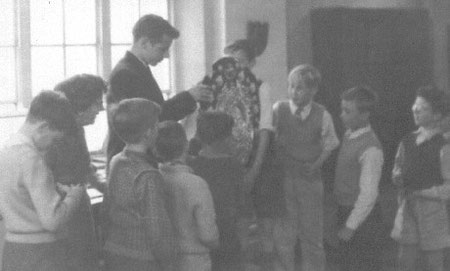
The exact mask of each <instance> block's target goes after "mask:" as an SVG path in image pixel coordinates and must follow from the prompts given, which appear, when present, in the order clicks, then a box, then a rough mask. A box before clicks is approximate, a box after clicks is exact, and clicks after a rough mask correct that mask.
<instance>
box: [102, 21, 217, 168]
mask: <svg viewBox="0 0 450 271" xmlns="http://www.w3.org/2000/svg"><path fill="white" fill-rule="evenodd" d="M179 35H180V34H179V32H178V30H177V29H175V28H174V27H173V26H171V25H170V24H169V22H167V21H166V20H164V19H163V18H162V17H159V16H156V15H153V14H149V15H145V16H143V17H141V18H140V19H139V20H138V21H137V22H136V24H135V25H134V27H133V44H132V46H131V49H130V50H129V51H128V52H127V53H126V54H125V56H124V57H123V58H122V59H121V60H120V61H119V62H118V63H117V65H116V66H115V68H114V69H113V71H112V72H111V76H110V79H109V84H110V87H109V89H108V91H107V104H108V111H107V112H108V119H109V116H110V109H111V107H112V106H113V105H114V104H117V103H118V102H120V101H121V100H123V99H127V98H145V99H148V100H151V101H153V102H156V103H158V104H159V105H160V106H161V108H162V113H161V115H160V121H163V120H175V121H178V120H180V119H183V118H184V117H186V116H187V115H189V114H191V113H192V112H194V111H195V109H196V108H197V102H198V101H210V100H211V99H212V94H211V92H210V90H209V89H208V88H207V87H206V86H204V85H196V86H195V87H193V88H191V89H189V90H187V91H183V92H180V93H178V94H177V95H175V96H174V97H173V98H171V99H169V100H166V101H164V97H163V95H162V93H161V89H160V88H159V86H158V83H157V82H156V81H155V78H154V77H153V75H152V72H151V70H150V68H149V66H148V65H151V66H156V65H157V64H158V63H159V62H161V61H162V60H163V59H164V58H168V57H169V48H170V46H171V44H172V41H173V40H174V39H176V38H178V37H179ZM108 126H109V133H108V140H107V150H106V156H107V162H108V163H109V161H110V160H111V158H112V157H113V156H114V155H116V154H117V153H119V152H120V151H122V149H123V147H124V146H125V145H124V143H123V142H122V140H121V139H120V138H119V137H118V136H117V135H116V134H115V132H114V130H113V129H112V127H111V125H110V122H109V121H108Z"/></svg>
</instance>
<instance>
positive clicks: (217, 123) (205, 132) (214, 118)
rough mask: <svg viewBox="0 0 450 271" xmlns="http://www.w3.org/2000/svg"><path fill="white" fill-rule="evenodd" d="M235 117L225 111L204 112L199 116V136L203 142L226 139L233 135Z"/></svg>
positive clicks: (208, 142) (209, 142)
mask: <svg viewBox="0 0 450 271" xmlns="http://www.w3.org/2000/svg"><path fill="white" fill-rule="evenodd" d="M233 125H234V120H233V117H232V116H230V115H228V114H226V113H224V112H216V111H214V112H204V113H201V114H200V115H199V116H198V118H197V137H198V139H200V142H202V143H203V144H211V143H214V142H217V141H221V140H224V139H225V138H227V137H229V136H230V135H231V132H232V129H233Z"/></svg>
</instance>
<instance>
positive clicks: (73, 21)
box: [64, 0, 96, 44]
mask: <svg viewBox="0 0 450 271" xmlns="http://www.w3.org/2000/svg"><path fill="white" fill-rule="evenodd" d="M64 4H65V15H66V18H65V26H66V44H94V43H95V38H96V37H95V0H65V1H64Z"/></svg>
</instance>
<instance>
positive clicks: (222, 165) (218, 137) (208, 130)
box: [188, 112, 244, 271]
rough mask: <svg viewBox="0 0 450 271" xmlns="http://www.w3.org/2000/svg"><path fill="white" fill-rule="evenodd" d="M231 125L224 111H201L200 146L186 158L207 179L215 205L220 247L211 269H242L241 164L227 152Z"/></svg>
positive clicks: (198, 129)
mask: <svg viewBox="0 0 450 271" xmlns="http://www.w3.org/2000/svg"><path fill="white" fill-rule="evenodd" d="M233 125H234V121H233V118H232V117H231V116H229V115H227V114H225V113H222V112H205V113H202V114H201V115H200V116H199V117H198V120H197V135H198V138H199V139H200V141H201V143H202V149H201V150H200V153H199V156H198V157H196V158H194V159H192V160H190V161H189V162H188V164H189V165H190V166H191V167H192V169H193V170H194V172H195V174H197V175H199V176H200V177H202V178H203V179H204V180H205V181H206V182H207V183H208V185H209V189H210V191H211V194H212V197H213V201H214V206H215V209H216V216H217V220H216V221H217V227H218V228H219V248H218V249H216V250H213V251H212V252H211V260H212V270H230V271H231V270H233V271H238V270H242V269H243V267H242V261H241V247H240V241H239V238H238V235H237V224H236V222H237V214H238V205H239V203H240V201H241V198H242V197H241V188H240V184H241V183H242V180H243V178H244V168H243V166H242V165H241V164H240V163H239V161H238V160H237V159H236V158H234V157H233V154H232V153H231V152H230V150H231V148H230V143H231V139H232V138H231V131H232V128H233Z"/></svg>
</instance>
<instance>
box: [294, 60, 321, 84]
mask: <svg viewBox="0 0 450 271" xmlns="http://www.w3.org/2000/svg"><path fill="white" fill-rule="evenodd" d="M288 80H289V82H293V81H294V80H297V81H299V80H302V81H303V82H304V84H305V87H307V88H318V87H319V85H320V83H321V81H322V75H321V74H320V71H319V70H318V69H316V68H315V67H314V66H312V65H310V64H302V65H298V66H297V67H295V68H293V69H292V70H291V72H290V73H289V77H288Z"/></svg>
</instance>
